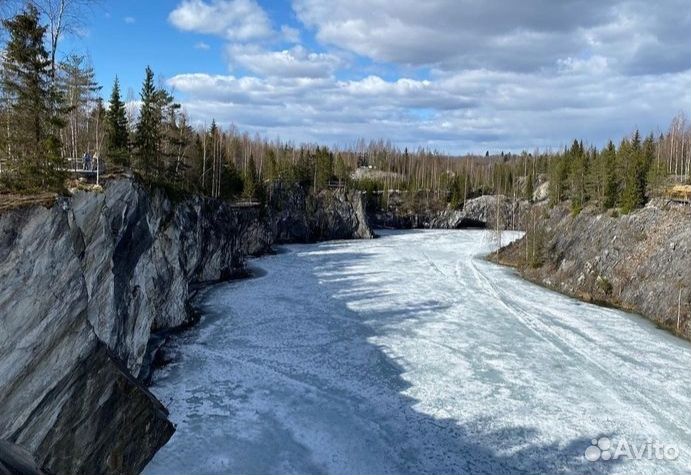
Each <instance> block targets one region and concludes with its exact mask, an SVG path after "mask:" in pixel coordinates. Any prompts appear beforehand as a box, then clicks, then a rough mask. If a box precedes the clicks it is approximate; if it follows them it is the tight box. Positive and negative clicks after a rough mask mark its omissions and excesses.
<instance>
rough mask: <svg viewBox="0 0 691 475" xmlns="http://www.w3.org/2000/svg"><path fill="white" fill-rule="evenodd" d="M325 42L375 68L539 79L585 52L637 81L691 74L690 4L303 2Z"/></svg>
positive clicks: (301, 11) (620, 0) (301, 8)
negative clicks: (480, 71) (482, 71)
mask: <svg viewBox="0 0 691 475" xmlns="http://www.w3.org/2000/svg"><path fill="white" fill-rule="evenodd" d="M293 8H294V10H295V12H296V14H297V16H298V18H299V19H300V20H301V21H302V22H303V23H304V24H305V25H307V26H308V27H309V28H312V29H314V31H315V33H316V36H317V38H318V39H319V41H321V42H322V43H326V44H330V45H334V46H337V47H339V48H343V49H345V50H348V51H352V52H354V53H356V54H359V55H362V56H366V57H368V58H371V59H373V60H375V61H381V62H393V63H399V64H409V65H413V66H421V65H426V66H430V65H432V66H435V67H438V68H442V69H445V70H462V69H477V68H488V69H500V70H511V71H536V70H539V69H544V68H551V67H554V66H555V65H556V63H557V61H558V59H560V58H568V57H580V56H581V55H582V54H583V53H584V52H585V53H589V54H592V55H597V56H601V57H603V58H606V59H607V61H608V63H609V64H610V65H611V66H612V67H614V68H616V69H618V70H620V71H622V72H624V73H627V74H647V73H653V72H660V73H665V72H678V71H682V70H685V69H688V67H689V61H688V58H689V57H690V56H691V43H689V41H688V31H689V29H691V15H689V14H688V2H687V1H686V0H666V1H665V2H663V4H661V3H660V2H644V1H642V0H612V1H603V2H593V1H590V0H559V1H554V0H525V1H520V2H516V1H515V0H497V1H486V0H464V1H460V2H459V1H458V0H436V1H434V2H420V1H418V0H398V1H396V2H390V1H387V0H369V1H364V0H293Z"/></svg>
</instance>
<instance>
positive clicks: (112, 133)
mask: <svg viewBox="0 0 691 475" xmlns="http://www.w3.org/2000/svg"><path fill="white" fill-rule="evenodd" d="M106 121H107V123H108V125H107V136H106V150H107V151H108V157H109V158H110V159H111V160H112V161H113V163H115V164H117V165H121V166H128V165H129V151H128V143H129V129H128V125H127V111H126V110H125V103H124V102H123V101H122V97H121V95H120V81H119V79H118V78H117V76H116V77H115V82H114V83H113V91H112V92H111V94H110V106H109V107H108V112H107V114H106Z"/></svg>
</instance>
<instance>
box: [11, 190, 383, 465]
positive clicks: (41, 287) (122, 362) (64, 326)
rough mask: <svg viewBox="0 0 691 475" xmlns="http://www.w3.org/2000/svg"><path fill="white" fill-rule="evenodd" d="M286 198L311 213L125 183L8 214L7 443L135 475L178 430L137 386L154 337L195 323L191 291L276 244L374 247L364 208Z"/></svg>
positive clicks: (339, 198)
mask: <svg viewBox="0 0 691 475" xmlns="http://www.w3.org/2000/svg"><path fill="white" fill-rule="evenodd" d="M283 198H284V199H286V200H287V201H286V203H288V204H290V203H291V199H295V200H296V202H297V203H298V204H300V203H302V202H304V203H306V204H305V206H302V207H300V206H298V207H297V208H295V207H291V206H282V208H283V211H280V210H278V209H275V208H272V209H269V211H268V212H267V211H262V210H260V209H259V208H254V207H246V208H234V207H232V206H230V205H228V204H227V203H223V202H220V201H216V200H211V199H206V198H201V197H190V198H187V199H184V200H183V201H182V202H175V201H174V200H173V199H171V198H170V197H168V196H167V195H166V194H165V193H164V192H163V191H161V190H148V189H145V188H144V187H143V186H142V185H140V184H139V183H138V182H136V181H133V180H131V179H119V180H114V181H111V182H109V183H108V184H107V185H106V187H105V190H104V192H103V193H93V192H90V193H87V192H78V193H76V194H75V195H74V196H73V197H71V198H61V199H59V200H58V201H57V202H56V203H55V204H54V205H53V206H52V207H51V208H45V207H41V206H34V207H29V208H20V209H14V210H11V211H7V212H4V213H2V214H0V275H1V276H2V281H1V285H0V381H2V382H3V384H2V385H1V386H0V408H1V410H0V439H5V440H7V441H9V442H11V443H12V444H17V445H19V446H21V447H24V448H25V449H27V450H29V451H30V452H31V453H32V454H33V455H34V457H35V459H36V461H37V462H38V464H39V466H41V467H42V468H44V469H46V470H47V471H50V472H53V473H57V474H62V473H75V472H77V473H138V472H139V471H140V470H141V469H142V468H143V467H144V466H145V465H146V463H147V462H148V461H149V460H150V458H151V457H152V456H153V455H154V453H155V452H156V450H157V449H158V448H159V447H160V446H161V445H163V444H164V443H165V442H166V441H167V440H168V438H169V437H170V436H171V435H172V433H173V430H174V428H173V427H172V425H171V423H170V422H169V421H168V419H167V412H166V410H165V408H164V407H163V406H162V405H161V404H160V403H159V402H158V401H157V400H156V399H155V398H154V397H153V395H151V394H150V393H149V392H148V391H147V390H146V388H145V387H144V386H143V385H142V384H141V381H140V379H138V378H137V376H142V375H143V374H144V373H147V370H148V368H144V370H143V369H142V364H143V361H144V357H145V353H146V349H147V344H148V343H149V340H150V337H151V334H152V332H153V331H155V330H160V329H168V328H175V327H180V326H184V325H188V324H190V323H192V318H193V317H191V313H190V312H188V302H189V299H190V297H191V295H192V293H193V290H192V288H193V286H194V284H195V283H200V282H205V281H211V280H218V279H225V278H228V277H230V276H232V275H233V274H235V273H237V272H239V271H241V270H242V266H243V260H244V257H245V256H247V255H248V254H253V255H257V254H261V253H263V252H266V251H267V250H269V249H270V246H271V244H272V243H273V242H274V241H276V240H279V241H282V242H288V241H297V240H313V239H325V238H355V237H371V231H369V227H368V225H367V220H366V217H365V215H364V212H363V207H362V203H361V200H358V198H359V195H353V194H349V193H345V192H338V193H331V194H329V193H327V194H324V195H323V196H320V197H318V198H316V199H315V201H314V202H313V203H312V202H310V200H309V199H308V198H307V197H305V196H304V193H303V194H302V197H298V198H292V197H291V196H289V194H286V196H284V197H283ZM272 204H273V205H276V206H279V205H282V202H281V200H277V201H275V202H274V203H272ZM310 206H311V208H310ZM308 211H309V212H308ZM292 222H296V223H302V224H304V228H300V231H299V232H293V231H292V230H291V229H292V228H291V223H292Z"/></svg>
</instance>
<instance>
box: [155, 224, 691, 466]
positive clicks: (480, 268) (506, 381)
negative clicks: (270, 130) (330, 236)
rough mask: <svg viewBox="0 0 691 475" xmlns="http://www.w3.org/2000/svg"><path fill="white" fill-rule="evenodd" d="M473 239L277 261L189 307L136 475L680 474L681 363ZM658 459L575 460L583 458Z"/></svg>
mask: <svg viewBox="0 0 691 475" xmlns="http://www.w3.org/2000/svg"><path fill="white" fill-rule="evenodd" d="M491 247H492V244H491V242H490V240H489V239H488V235H487V234H485V233H483V232H481V231H426V232H405V233H400V232H398V233H393V232H392V233H387V234H386V235H385V236H384V237H382V238H381V239H377V240H373V241H350V242H331V243H322V244H315V245H299V246H288V247H287V248H286V249H287V251H288V252H287V253H283V254H279V255H275V256H270V257H265V258H262V259H260V260H257V261H254V263H253V265H256V266H258V267H261V268H262V269H264V270H265V271H266V274H264V275H263V276H262V277H258V278H255V279H249V280H244V281H237V282H231V283H227V284H221V285H218V286H216V287H213V288H212V289H210V290H209V291H208V294H207V296H206V299H205V305H204V317H203V319H202V322H201V324H200V325H199V326H198V327H196V328H195V329H193V330H190V331H188V332H187V333H185V334H183V335H181V336H179V337H177V338H175V339H174V340H173V342H172V343H171V344H170V346H169V349H170V351H171V352H172V353H173V354H174V355H175V362H174V363H172V364H170V365H169V366H167V367H166V368H165V369H163V370H162V371H160V372H158V373H157V374H156V376H155V379H154V384H153V387H152V391H153V392H154V393H155V394H156V395H157V396H158V397H159V398H160V399H161V400H162V401H163V402H164V403H165V404H166V405H167V406H168V407H169V409H170V412H171V418H172V420H173V422H175V424H176V425H177V432H176V433H175V435H174V436H173V438H172V439H171V440H170V442H169V443H168V444H167V445H166V446H165V447H164V448H163V449H161V451H160V452H159V453H158V454H157V455H156V456H155V458H154V459H153V460H152V462H151V463H150V464H149V465H148V467H147V469H146V471H145V473H148V474H171V473H186V474H193V473H199V474H202V473H203V474H213V473H244V474H260V473H279V474H284V473H335V474H372V473H377V474H380V473H381V474H383V473H493V474H499V473H545V474H547V473H651V474H652V473H660V474H662V473H664V474H668V473H682V472H684V473H688V472H689V468H690V460H691V454H690V447H689V444H690V443H691V412H690V410H689V409H690V408H691V372H690V371H689V370H690V369H691V345H689V344H688V343H686V342H684V341H682V340H680V339H677V338H675V337H672V336H671V335H669V334H667V333H666V332H664V331H661V330H658V329H656V328H655V326H653V325H652V324H650V323H649V322H647V321H645V320H643V319H642V318H640V317H637V316H634V315H630V314H627V313H624V312H621V311H616V310H611V309H605V308H601V307H597V306H594V305H588V304H584V303H581V302H578V301H576V300H573V299H569V298H566V297H564V296H561V295H559V294H556V293H554V292H551V291H548V290H546V289H543V288H541V287H538V286H535V285H533V284H530V283H528V282H525V281H523V280H521V279H520V278H518V277H517V276H516V275H515V273H514V272H513V271H511V270H509V269H505V268H502V267H499V266H495V265H493V264H490V263H488V262H485V261H484V260H482V259H481V258H480V257H478V256H480V255H482V254H483V253H486V252H487V251H488V250H489V249H491ZM600 436H607V437H609V438H611V439H612V440H613V441H617V440H621V439H626V441H627V442H629V443H631V444H637V445H639V446H640V444H641V443H645V442H646V441H653V442H659V443H661V444H664V445H665V446H675V447H676V448H677V449H678V450H679V451H680V456H679V458H678V459H677V460H675V461H660V460H656V459H653V460H648V459H643V460H631V459H624V458H619V459H618V460H609V461H602V460H600V461H597V462H588V461H587V460H586V459H585V458H584V456H583V455H584V452H585V449H586V448H588V447H589V446H590V445H591V440H592V439H593V438H597V437H600Z"/></svg>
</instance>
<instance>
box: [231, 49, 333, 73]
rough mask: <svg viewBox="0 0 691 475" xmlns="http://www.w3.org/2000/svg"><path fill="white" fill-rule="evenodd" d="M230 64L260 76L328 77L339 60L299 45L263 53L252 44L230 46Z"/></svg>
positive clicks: (262, 50)
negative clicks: (309, 50) (312, 51)
mask: <svg viewBox="0 0 691 475" xmlns="http://www.w3.org/2000/svg"><path fill="white" fill-rule="evenodd" d="M228 53H229V56H230V58H231V60H232V62H233V63H234V64H236V65H240V66H242V67H244V68H246V69H248V70H249V71H251V72H253V73H255V74H258V75H260V76H282V77H328V76H331V75H333V73H334V71H335V70H336V68H337V67H338V66H339V65H340V64H341V60H340V59H339V58H338V57H337V56H334V55H332V54H328V53H311V52H308V51H307V50H306V49H305V48H303V47H302V46H294V47H293V48H291V49H287V50H283V51H266V50H264V49H262V48H260V47H257V46H252V45H249V46H248V45H231V46H230V47H229V48H228Z"/></svg>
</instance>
